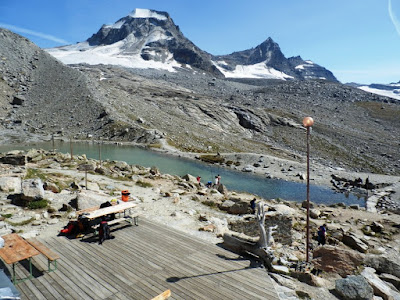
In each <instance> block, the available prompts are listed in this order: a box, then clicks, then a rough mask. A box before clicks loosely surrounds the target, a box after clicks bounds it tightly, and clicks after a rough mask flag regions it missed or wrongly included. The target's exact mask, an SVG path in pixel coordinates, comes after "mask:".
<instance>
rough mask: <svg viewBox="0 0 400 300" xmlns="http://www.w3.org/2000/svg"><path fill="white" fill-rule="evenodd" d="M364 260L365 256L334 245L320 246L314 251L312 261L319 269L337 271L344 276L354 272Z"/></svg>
mask: <svg viewBox="0 0 400 300" xmlns="http://www.w3.org/2000/svg"><path fill="white" fill-rule="evenodd" d="M362 262H363V256H362V255H361V254H360V253H358V252H356V251H351V250H344V249H339V248H337V247H334V246H327V245H326V246H324V247H319V248H317V249H316V250H314V252H313V260H312V263H313V264H314V266H315V267H316V268H317V269H320V270H323V271H325V272H333V273H337V274H339V275H340V276H342V277H345V276H347V275H350V274H353V273H354V271H355V270H356V269H357V268H358V267H359V266H360V265H361V263H362Z"/></svg>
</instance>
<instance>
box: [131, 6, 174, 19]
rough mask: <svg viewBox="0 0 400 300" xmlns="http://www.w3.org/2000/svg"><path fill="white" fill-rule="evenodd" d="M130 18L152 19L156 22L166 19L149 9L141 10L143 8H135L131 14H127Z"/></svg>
mask: <svg viewBox="0 0 400 300" xmlns="http://www.w3.org/2000/svg"><path fill="white" fill-rule="evenodd" d="M129 16H130V17H132V18H142V19H147V18H154V19H158V20H166V19H167V18H166V17H165V16H163V15H161V14H159V13H157V12H156V11H154V10H150V9H143V8H136V9H135V10H134V11H133V12H132V13H130V14H129Z"/></svg>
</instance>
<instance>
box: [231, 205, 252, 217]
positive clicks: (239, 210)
mask: <svg viewBox="0 0 400 300" xmlns="http://www.w3.org/2000/svg"><path fill="white" fill-rule="evenodd" d="M248 210H249V204H248V203H247V202H237V203H235V204H234V205H232V206H231V207H230V208H229V210H228V213H230V214H233V215H244V214H247V213H248Z"/></svg>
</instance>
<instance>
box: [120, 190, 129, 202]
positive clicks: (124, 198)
mask: <svg viewBox="0 0 400 300" xmlns="http://www.w3.org/2000/svg"><path fill="white" fill-rule="evenodd" d="M130 194H131V193H129V191H128V190H124V191H121V195H122V196H121V200H122V201H124V202H128V200H129V195H130Z"/></svg>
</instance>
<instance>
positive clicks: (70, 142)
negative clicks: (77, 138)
mask: <svg viewBox="0 0 400 300" xmlns="http://www.w3.org/2000/svg"><path fill="white" fill-rule="evenodd" d="M69 151H70V153H71V160H73V159H74V158H73V155H72V137H70V138H69Z"/></svg>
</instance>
